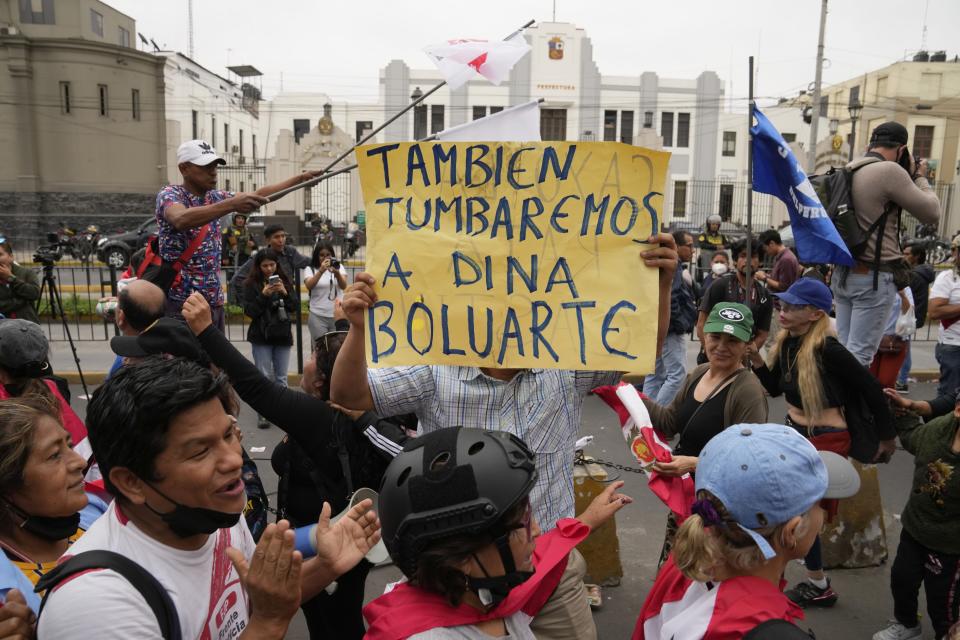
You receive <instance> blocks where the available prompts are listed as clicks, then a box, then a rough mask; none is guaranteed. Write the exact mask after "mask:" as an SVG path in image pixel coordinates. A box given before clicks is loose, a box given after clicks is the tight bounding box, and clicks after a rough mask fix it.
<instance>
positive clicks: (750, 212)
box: [733, 56, 756, 304]
mask: <svg viewBox="0 0 960 640" xmlns="http://www.w3.org/2000/svg"><path fill="white" fill-rule="evenodd" d="M749 68H750V79H749V82H748V85H749V89H748V93H747V95H748V96H749V102H750V104H749V107H748V109H747V143H748V144H747V273H746V276H747V282H746V289H747V303H748V304H749V302H750V297H751V294H752V293H753V289H751V287H752V286H753V283H752V282H751V280H752V277H753V269H752V267H753V255H752V253H753V134H752V133H751V132H750V130H751V129H752V128H753V109H754V107H755V106H756V105H755V104H754V101H753V56H750V62H749ZM733 259H734V261H736V259H737V256H733Z"/></svg>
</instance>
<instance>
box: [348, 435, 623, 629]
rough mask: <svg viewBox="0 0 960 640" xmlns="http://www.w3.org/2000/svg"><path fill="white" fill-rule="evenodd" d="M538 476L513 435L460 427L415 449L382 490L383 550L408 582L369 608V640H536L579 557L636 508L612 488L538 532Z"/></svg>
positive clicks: (411, 446)
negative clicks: (585, 544) (536, 629)
mask: <svg viewBox="0 0 960 640" xmlns="http://www.w3.org/2000/svg"><path fill="white" fill-rule="evenodd" d="M536 475H537V474H536V470H535V469H534V463H533V453H532V452H531V451H530V449H528V448H527V445H526V444H524V442H523V441H522V440H520V439H519V438H517V437H516V436H514V435H512V434H509V433H506V432H496V431H484V430H482V429H467V428H461V427H453V428H450V429H441V430H439V431H435V432H432V433H428V434H426V435H423V436H421V437H419V438H416V439H415V440H412V441H410V442H409V443H408V444H407V446H406V447H405V448H404V451H403V453H401V454H400V455H398V456H397V457H396V458H394V460H393V461H392V462H391V463H390V466H389V467H388V468H387V472H386V474H385V475H384V480H383V486H382V487H381V489H380V505H381V509H380V521H381V524H382V526H383V539H384V543H385V544H386V546H387V549H388V551H389V552H390V557H391V558H393V561H394V563H396V565H397V566H398V567H399V568H400V570H401V571H403V573H404V575H405V576H406V578H407V582H406V583H404V584H401V585H399V586H397V587H396V588H394V589H393V590H392V591H390V592H389V593H387V594H385V595H383V596H381V597H380V598H378V599H377V600H374V601H373V602H371V603H370V604H369V605H367V607H366V608H364V617H366V618H367V622H368V623H369V629H368V631H367V636H366V637H367V638H369V639H371V640H401V639H403V638H416V639H417V640H427V639H430V640H432V639H442V638H463V637H467V638H472V637H474V636H475V635H478V634H480V635H482V634H486V635H488V636H493V637H501V636H509V637H511V638H518V639H521V640H524V639H529V640H533V638H534V636H533V634H532V632H531V631H530V628H529V622H530V620H531V619H532V616H534V615H536V612H537V611H538V610H539V608H540V607H541V606H542V605H543V603H544V602H545V601H546V599H547V598H548V597H549V596H550V594H551V592H552V591H553V589H554V588H555V587H556V584H557V582H558V581H559V579H560V576H561V574H562V573H563V569H564V566H565V563H566V558H567V554H568V553H569V551H570V549H572V548H573V547H574V546H575V545H576V544H577V543H579V542H580V541H581V540H583V539H584V538H585V537H586V536H587V534H588V533H589V531H590V529H591V528H593V527H596V526H598V525H600V524H602V523H603V522H605V521H606V520H607V519H609V518H610V517H612V516H613V514H614V513H616V512H617V511H618V510H619V509H620V508H621V507H622V506H623V505H624V504H627V503H629V502H631V499H630V498H629V497H627V496H624V495H621V494H617V493H615V491H616V490H617V489H618V488H620V487H621V486H622V485H623V483H622V482H616V483H612V484H611V485H610V486H609V487H607V489H606V490H605V491H604V492H603V493H602V494H600V495H599V496H597V498H596V499H595V500H594V501H593V503H591V505H590V506H589V507H588V508H587V510H586V511H585V512H584V513H583V514H581V515H580V517H579V518H577V519H564V520H561V521H560V522H558V523H557V527H556V529H554V530H552V531H551V532H550V533H547V534H545V535H543V536H540V527H539V526H538V524H537V521H536V518H535V517H534V516H533V512H532V509H531V505H530V500H529V493H530V489H531V488H533V485H534V482H535V480H536ZM584 525H586V526H584Z"/></svg>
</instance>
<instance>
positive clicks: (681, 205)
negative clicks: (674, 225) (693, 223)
mask: <svg viewBox="0 0 960 640" xmlns="http://www.w3.org/2000/svg"><path fill="white" fill-rule="evenodd" d="M686 216H687V181H686V180H675V181H674V183H673V217H674V218H685V217H686Z"/></svg>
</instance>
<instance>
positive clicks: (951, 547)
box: [896, 412, 960, 555]
mask: <svg viewBox="0 0 960 640" xmlns="http://www.w3.org/2000/svg"><path fill="white" fill-rule="evenodd" d="M957 425H958V421H957V417H956V416H955V415H953V413H952V412H951V413H948V414H947V415H945V416H940V417H939V418H934V419H933V420H931V421H930V422H928V423H926V424H920V420H919V419H918V418H917V417H916V416H914V415H911V414H908V415H905V416H903V417H901V418H899V419H898V420H897V421H896V426H897V432H898V433H899V434H900V442H901V443H902V444H903V448H904V449H906V450H907V451H909V452H910V453H912V454H913V456H914V470H913V489H912V490H911V492H910V499H909V500H907V506H906V507H904V509H903V515H902V516H901V521H902V522H903V528H904V529H906V530H907V531H908V532H909V533H910V535H911V536H913V537H914V538H916V540H917V541H918V542H919V543H920V544H922V545H923V546H925V547H928V548H930V549H933V550H934V551H939V552H941V553H946V554H950V555H958V554H960V454H958V453H954V452H953V451H952V449H951V447H952V445H953V439H954V437H955V436H956V433H957Z"/></svg>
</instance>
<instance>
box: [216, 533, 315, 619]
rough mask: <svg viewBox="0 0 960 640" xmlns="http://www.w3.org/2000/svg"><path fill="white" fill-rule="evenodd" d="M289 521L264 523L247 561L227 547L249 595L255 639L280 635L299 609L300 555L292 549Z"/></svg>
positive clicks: (301, 563)
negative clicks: (264, 528)
mask: <svg viewBox="0 0 960 640" xmlns="http://www.w3.org/2000/svg"><path fill="white" fill-rule="evenodd" d="M293 547H294V534H293V531H292V530H291V529H290V523H288V522H287V521H286V520H281V521H279V522H278V523H276V524H269V525H267V528H266V530H265V531H264V532H263V536H262V537H261V538H260V542H258V543H257V548H256V550H255V551H254V552H253V557H252V558H251V559H250V562H249V563H248V562H247V559H246V558H244V557H243V554H242V553H241V552H240V551H238V550H237V549H234V548H232V547H231V548H229V549H227V557H229V558H230V561H231V562H232V563H233V566H234V568H236V570H237V574H238V575H239V576H240V582H241V583H242V584H243V587H244V589H245V590H246V592H247V594H248V596H249V598H250V608H251V613H250V626H249V627H248V630H249V629H250V628H253V629H256V630H257V631H256V632H254V633H252V634H251V635H252V636H253V637H256V638H282V637H284V635H285V634H286V631H287V626H288V625H289V624H290V620H291V619H292V618H293V616H294V615H296V613H297V609H299V608H300V595H301V593H300V570H301V568H302V566H303V556H302V555H301V553H300V552H299V551H295V550H294V548H293Z"/></svg>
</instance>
